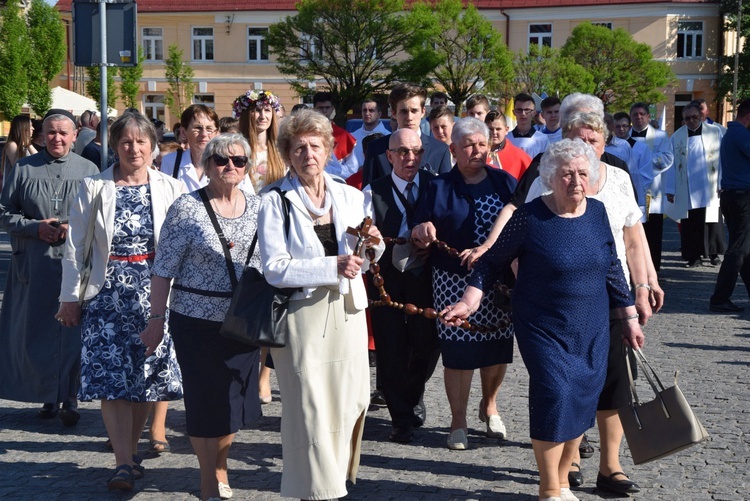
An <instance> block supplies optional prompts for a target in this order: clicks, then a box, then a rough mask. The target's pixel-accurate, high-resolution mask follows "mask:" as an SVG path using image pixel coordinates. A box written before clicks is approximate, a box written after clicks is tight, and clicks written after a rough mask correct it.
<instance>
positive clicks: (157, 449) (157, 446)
mask: <svg viewBox="0 0 750 501" xmlns="http://www.w3.org/2000/svg"><path fill="white" fill-rule="evenodd" d="M150 443H151V447H150V448H149V450H148V452H153V453H154V454H162V453H164V452H171V451H172V448H171V447H170V446H169V442H167V441H166V440H151V442H150Z"/></svg>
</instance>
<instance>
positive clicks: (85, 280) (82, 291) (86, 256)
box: [78, 181, 102, 304]
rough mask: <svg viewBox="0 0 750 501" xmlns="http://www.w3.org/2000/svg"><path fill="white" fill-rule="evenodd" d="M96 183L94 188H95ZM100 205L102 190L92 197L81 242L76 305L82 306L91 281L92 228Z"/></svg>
mask: <svg viewBox="0 0 750 501" xmlns="http://www.w3.org/2000/svg"><path fill="white" fill-rule="evenodd" d="M97 184H101V183H97V182H96V181H95V182H94V186H97ZM101 205H102V189H101V186H99V190H98V191H97V192H96V195H94V201H93V202H92V203H91V213H90V215H89V224H88V227H87V228H86V239H85V240H84V241H83V266H82V267H81V285H80V287H79V288H78V304H83V301H84V300H85V299H86V289H88V287H89V280H90V279H91V256H92V254H93V251H94V227H95V226H96V216H97V214H98V213H99V207H100V206H101Z"/></svg>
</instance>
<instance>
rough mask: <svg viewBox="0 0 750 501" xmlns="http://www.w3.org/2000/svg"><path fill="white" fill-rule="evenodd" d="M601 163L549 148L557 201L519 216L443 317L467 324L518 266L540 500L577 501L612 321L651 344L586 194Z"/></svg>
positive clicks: (568, 145)
mask: <svg viewBox="0 0 750 501" xmlns="http://www.w3.org/2000/svg"><path fill="white" fill-rule="evenodd" d="M598 165H599V162H598V160H597V156H596V154H595V153H594V151H593V150H592V149H591V148H590V147H589V146H587V145H585V144H584V143H583V142H582V141H580V140H578V139H576V140H575V141H571V140H569V139H564V140H562V141H560V142H558V143H555V144H554V145H552V146H550V147H549V148H548V150H547V152H546V153H545V155H544V157H543V158H542V162H541V164H540V168H539V173H540V179H541V180H543V182H544V185H545V188H547V189H548V190H549V189H551V190H552V194H550V195H546V196H544V197H541V198H538V199H535V200H534V201H532V202H529V203H527V204H525V205H523V206H522V207H520V208H519V209H518V210H517V211H516V212H515V213H514V214H513V217H512V218H511V220H510V221H509V222H508V224H507V225H506V226H505V228H504V229H503V232H502V233H501V235H500V238H499V239H498V240H497V242H496V243H495V244H494V245H493V246H492V248H491V249H490V250H489V251H488V252H487V254H485V255H484V256H482V258H481V259H480V260H479V261H478V262H477V264H476V265H475V270H474V272H473V274H472V275H471V277H470V278H469V280H468V283H469V286H468V287H467V288H466V291H465V293H464V294H463V297H462V298H461V300H460V301H459V302H456V303H455V304H452V305H451V306H448V307H447V308H445V309H444V310H443V311H442V312H441V314H442V315H444V318H443V321H444V322H446V323H447V324H448V325H454V324H456V322H457V321H458V322H460V321H461V320H462V319H466V318H468V316H469V314H470V312H471V311H474V310H476V308H477V306H478V305H479V302H480V300H481V298H482V291H483V290H484V291H487V290H489V289H490V288H491V287H492V284H493V282H494V279H495V278H496V277H497V276H498V274H499V273H500V272H501V271H502V270H503V268H504V267H505V266H507V265H508V264H510V263H511V262H512V261H513V260H514V259H516V258H517V259H518V280H517V282H516V284H515V287H514V289H513V323H514V326H515V332H516V338H517V340H518V347H519V349H520V351H521V356H522V357H523V360H524V363H525V364H526V368H527V370H528V372H529V419H530V427H529V428H530V434H531V439H532V446H533V448H534V455H535V457H536V461H537V465H538V467H539V498H540V499H542V500H554V501H577V499H578V498H577V497H575V495H573V494H572V493H571V491H570V488H569V484H568V480H567V473H568V469H569V465H570V464H571V461H572V458H573V456H574V454H575V453H576V451H577V449H578V443H579V442H580V440H581V437H582V436H583V432H584V431H586V430H587V429H588V428H589V427H591V426H592V425H593V424H594V418H595V416H596V408H597V402H598V400H599V394H600V393H601V390H602V387H603V386H604V379H605V375H606V372H607V352H608V346H609V319H610V314H612V316H613V317H615V318H618V319H620V320H621V323H622V327H623V341H624V342H625V343H627V344H628V345H630V346H634V347H641V346H643V333H642V332H641V329H640V326H639V324H638V314H637V313H636V309H635V306H634V305H633V300H632V298H631V296H630V291H629V289H628V285H627V283H626V282H625V275H624V274H623V271H622V266H621V265H620V261H619V260H618V259H617V251H616V247H615V241H614V237H613V236H612V231H611V230H610V228H609V220H608V218H607V211H606V209H605V208H604V205H603V204H602V203H601V202H599V201H598V200H594V199H587V198H586V196H585V193H586V188H587V187H588V183H589V182H591V183H592V184H595V183H597V182H598V178H599V175H598V170H599V169H598ZM610 310H611V311H610Z"/></svg>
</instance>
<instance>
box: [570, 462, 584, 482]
mask: <svg viewBox="0 0 750 501" xmlns="http://www.w3.org/2000/svg"><path fill="white" fill-rule="evenodd" d="M571 466H573V467H575V468H578V471H575V470H569V471H568V483H569V484H570V486H571V487H580V486H582V485H583V473H582V472H581V465H580V464H578V463H573V464H572V465H571Z"/></svg>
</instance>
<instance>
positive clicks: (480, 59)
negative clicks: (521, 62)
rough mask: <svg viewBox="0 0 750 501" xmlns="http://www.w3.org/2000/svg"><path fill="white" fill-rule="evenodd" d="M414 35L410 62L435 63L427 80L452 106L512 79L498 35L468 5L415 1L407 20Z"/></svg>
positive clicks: (445, 0)
mask: <svg viewBox="0 0 750 501" xmlns="http://www.w3.org/2000/svg"><path fill="white" fill-rule="evenodd" d="M407 19H408V21H409V22H410V23H411V25H412V29H413V30H414V32H415V33H416V34H417V38H418V41H419V42H420V43H419V45H418V46H416V47H415V49H413V50H412V51H411V54H412V56H413V57H415V58H418V59H419V58H424V59H426V60H427V61H431V62H433V63H437V65H436V66H435V69H434V70H433V71H432V72H431V73H430V76H432V77H433V78H434V80H435V81H436V82H437V83H439V84H440V85H441V86H442V87H443V88H444V89H445V93H446V94H448V96H450V98H451V101H453V103H454V104H455V105H456V110H455V113H456V115H458V114H459V113H460V111H461V106H462V105H463V102H464V101H466V99H467V98H468V97H469V96H471V95H472V94H474V93H476V92H478V91H480V90H482V89H483V88H486V89H488V90H491V89H493V88H494V87H496V86H498V84H500V83H501V82H503V81H508V80H510V79H511V78H513V63H512V58H511V54H510V53H509V52H508V49H507V47H506V46H505V43H504V42H503V39H502V37H501V36H500V33H499V32H497V31H496V30H495V29H494V28H493V27H492V23H491V22H490V21H489V20H488V19H487V18H485V17H484V16H482V15H481V14H480V13H479V11H478V10H477V9H476V7H474V6H473V5H472V4H471V3H469V4H468V5H467V6H466V8H464V7H463V2H462V1H461V0H439V1H438V2H437V3H435V4H432V3H425V2H419V3H416V4H414V5H412V9H411V13H410V14H409V15H408V17H407Z"/></svg>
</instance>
